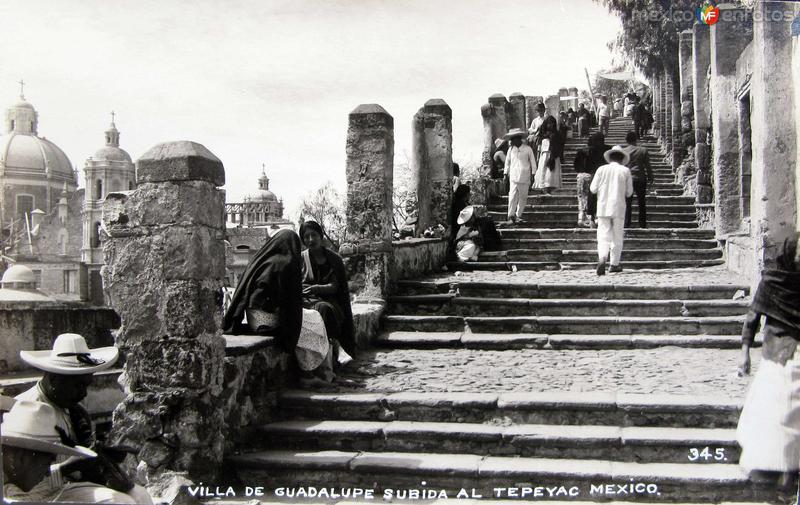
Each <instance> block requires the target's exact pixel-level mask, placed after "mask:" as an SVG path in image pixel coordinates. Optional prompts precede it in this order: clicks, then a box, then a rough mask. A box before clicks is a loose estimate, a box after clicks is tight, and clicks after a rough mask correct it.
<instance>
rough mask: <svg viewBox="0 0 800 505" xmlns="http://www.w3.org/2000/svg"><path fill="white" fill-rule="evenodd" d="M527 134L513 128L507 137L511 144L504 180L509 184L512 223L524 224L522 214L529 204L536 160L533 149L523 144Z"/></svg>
mask: <svg viewBox="0 0 800 505" xmlns="http://www.w3.org/2000/svg"><path fill="white" fill-rule="evenodd" d="M526 135H527V133H526V132H525V130H523V129H522V128H512V129H511V130H510V131H509V132H508V133H507V134H506V136H505V138H506V139H508V140H509V142H511V147H510V148H509V149H508V153H506V166H505V169H504V170H503V174H504V178H505V179H506V180H507V181H508V183H509V191H508V220H509V221H511V222H512V223H514V222H515V223H523V222H524V221H523V220H522V213H523V212H524V211H525V204H526V203H528V190H529V189H530V187H531V174H533V167H534V166H536V160H535V158H534V156H533V149H531V147H530V146H528V145H527V144H523V143H522V139H524V138H525V136H526Z"/></svg>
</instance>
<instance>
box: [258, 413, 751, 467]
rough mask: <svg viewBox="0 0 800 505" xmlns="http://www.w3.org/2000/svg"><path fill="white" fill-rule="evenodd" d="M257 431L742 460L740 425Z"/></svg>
mask: <svg viewBox="0 0 800 505" xmlns="http://www.w3.org/2000/svg"><path fill="white" fill-rule="evenodd" d="M256 433H257V444H256V445H255V446H254V447H253V448H257V449H266V448H269V449H271V450H288V449H294V450H302V451H331V450H334V451H371V452H375V451H390V452H419V453H437V452H438V453H441V452H445V453H451V454H477V455H490V456H524V457H537V458H552V459H574V458H576V459H598V458H602V459H607V460H609V461H634V462H648V463H687V462H689V461H692V462H695V463H698V464H714V463H736V462H737V461H738V459H739V446H738V444H737V442H736V432H735V430H733V429H723V428H718V429H702V428H648V427H622V428H621V427H618V426H564V425H548V424H517V425H513V426H502V425H491V424H479V423H447V422H418V421H361V420H359V421H347V420H345V421H316V420H313V421H287V422H278V423H271V424H267V425H264V426H261V427H259V428H258V429H257V431H256ZM704 450H705V451H706V452H705V453H704V454H703V456H700V453H701V452H703V451H704ZM690 458H691V459H690Z"/></svg>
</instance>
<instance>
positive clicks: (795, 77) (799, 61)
mask: <svg viewBox="0 0 800 505" xmlns="http://www.w3.org/2000/svg"><path fill="white" fill-rule="evenodd" d="M798 8H800V7H797V6H795V11H797V9H798ZM797 15H798V16H800V13H799V14H797ZM795 21H797V18H796V17H795ZM794 26H795V27H796V26H797V25H794ZM790 66H791V68H792V86H793V88H794V89H795V90H800V33H798V31H795V32H794V34H793V36H792V60H791V64H790ZM798 93H800V92H798V91H795V99H794V130H795V138H796V139H797V147H796V149H797V155H798V158H799V159H798V160H797V161H796V162H795V178H794V181H795V185H797V186H800V97H798ZM795 189H796V188H795ZM796 193H797V198H796V201H795V205H796V206H797V207H796V208H797V222H796V228H795V229H797V230H800V191H797V192H796Z"/></svg>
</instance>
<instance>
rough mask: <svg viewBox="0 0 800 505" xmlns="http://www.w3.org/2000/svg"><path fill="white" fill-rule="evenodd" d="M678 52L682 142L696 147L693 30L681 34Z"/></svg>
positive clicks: (687, 145)
mask: <svg viewBox="0 0 800 505" xmlns="http://www.w3.org/2000/svg"><path fill="white" fill-rule="evenodd" d="M679 47H680V50H679V54H678V61H679V67H678V70H679V76H680V84H681V90H680V97H681V144H682V145H683V146H686V147H690V146H691V147H692V148H694V143H695V142H694V139H695V136H694V98H693V97H694V89H693V86H694V84H693V75H694V73H693V71H692V68H693V55H692V31H691V30H685V31H683V32H681V35H680V46H679Z"/></svg>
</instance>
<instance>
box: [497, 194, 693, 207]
mask: <svg viewBox="0 0 800 505" xmlns="http://www.w3.org/2000/svg"><path fill="white" fill-rule="evenodd" d="M646 201H647V207H648V208H650V207H651V206H662V205H664V206H682V205H687V206H691V207H692V208H694V205H695V198H694V197H693V196H656V195H647V198H646ZM541 204H544V205H570V206H571V205H572V204H576V205H577V195H576V194H571V195H562V194H559V195H542V194H536V195H529V196H528V205H541ZM489 205H490V206H493V205H496V206H499V207H501V209H505V208H508V195H502V196H497V197H493V198H492V200H491V202H490V203H489ZM501 209H492V210H501Z"/></svg>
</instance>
